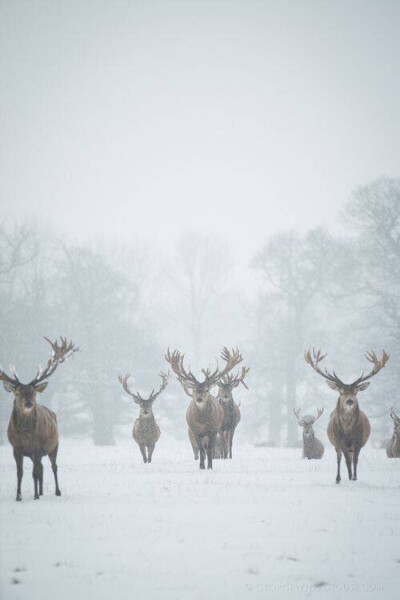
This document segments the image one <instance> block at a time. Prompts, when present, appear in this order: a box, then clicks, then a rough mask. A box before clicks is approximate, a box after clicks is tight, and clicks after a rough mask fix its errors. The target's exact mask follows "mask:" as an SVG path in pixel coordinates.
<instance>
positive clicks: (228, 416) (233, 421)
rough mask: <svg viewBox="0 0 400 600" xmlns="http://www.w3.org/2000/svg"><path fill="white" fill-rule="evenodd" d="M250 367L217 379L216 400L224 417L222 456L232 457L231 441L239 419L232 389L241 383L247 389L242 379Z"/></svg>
mask: <svg viewBox="0 0 400 600" xmlns="http://www.w3.org/2000/svg"><path fill="white" fill-rule="evenodd" d="M249 371H250V367H242V371H241V373H240V375H239V374H236V375H231V374H230V373H228V374H226V375H224V376H222V377H221V379H220V380H219V381H218V400H219V403H220V405H221V406H222V410H223V412H224V417H223V419H222V424H221V432H220V433H221V440H222V458H228V457H229V458H232V443H233V436H234V433H235V429H236V427H237V425H238V423H239V421H240V409H239V406H238V405H237V404H236V403H235V402H234V400H233V396H232V391H233V390H234V389H235V388H237V387H238V385H240V384H242V385H243V386H244V387H245V388H246V389H247V390H248V389H249V388H248V387H247V385H246V383H245V381H244V379H245V377H246V375H247V373H248V372H249Z"/></svg>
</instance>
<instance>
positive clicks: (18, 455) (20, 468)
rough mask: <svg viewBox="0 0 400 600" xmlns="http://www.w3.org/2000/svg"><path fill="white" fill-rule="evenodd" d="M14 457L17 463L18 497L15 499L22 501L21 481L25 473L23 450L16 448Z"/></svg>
mask: <svg viewBox="0 0 400 600" xmlns="http://www.w3.org/2000/svg"><path fill="white" fill-rule="evenodd" d="M14 458H15V462H16V463H17V497H16V498H15V499H16V500H18V501H21V500H22V495H21V482H22V475H23V474H24V455H23V454H22V452H19V451H18V450H15V449H14Z"/></svg>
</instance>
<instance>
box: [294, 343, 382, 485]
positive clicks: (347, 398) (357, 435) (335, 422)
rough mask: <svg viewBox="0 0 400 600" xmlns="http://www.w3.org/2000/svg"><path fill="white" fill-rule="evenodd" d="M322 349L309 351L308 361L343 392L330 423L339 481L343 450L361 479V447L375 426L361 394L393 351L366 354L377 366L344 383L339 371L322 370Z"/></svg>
mask: <svg viewBox="0 0 400 600" xmlns="http://www.w3.org/2000/svg"><path fill="white" fill-rule="evenodd" d="M325 356H326V355H323V354H322V353H321V351H320V350H318V351H315V350H314V351H313V356H311V352H310V351H308V352H306V353H305V355H304V358H305V360H306V362H307V363H308V364H309V365H310V366H311V367H312V368H313V369H314V370H315V371H316V372H317V373H318V374H319V375H321V376H322V377H324V378H325V379H326V380H327V384H328V385H329V387H330V388H331V389H333V390H335V391H336V392H339V399H338V401H337V404H336V408H335V410H334V411H333V412H332V413H331V416H330V420H329V425H328V438H329V441H330V442H331V444H332V445H333V446H334V447H335V450H336V456H337V474H336V483H340V481H341V477H340V463H341V460H342V454H343V455H344V457H345V460H346V466H347V471H348V475H349V479H350V480H353V481H355V480H356V479H357V464H358V456H359V454H360V450H361V448H362V447H363V446H365V444H366V443H367V441H368V438H369V435H370V432H371V426H370V423H369V420H368V418H367V416H366V415H365V413H363V412H362V411H361V410H360V408H359V405H358V400H357V394H358V392H361V391H363V390H365V389H366V388H367V387H368V386H369V384H370V382H369V381H367V380H368V379H370V378H371V377H373V376H374V375H376V374H377V373H379V371H380V370H381V369H382V368H383V367H384V366H385V365H386V363H387V361H388V360H389V355H388V354H386V352H385V351H383V353H382V357H381V358H380V359H378V357H377V356H376V354H375V353H374V352H369V353H367V354H366V355H365V356H366V358H367V359H368V360H369V361H370V362H371V363H373V365H374V367H373V369H372V370H371V371H370V373H368V374H367V375H365V376H364V375H361V376H360V377H359V378H358V379H356V380H355V381H353V382H352V383H343V381H341V380H340V379H339V377H338V376H337V375H336V373H335V372H333V373H332V374H331V373H328V371H327V370H326V369H325V370H324V371H323V370H321V368H320V367H319V363H320V362H321V361H322V360H323V359H324V358H325Z"/></svg>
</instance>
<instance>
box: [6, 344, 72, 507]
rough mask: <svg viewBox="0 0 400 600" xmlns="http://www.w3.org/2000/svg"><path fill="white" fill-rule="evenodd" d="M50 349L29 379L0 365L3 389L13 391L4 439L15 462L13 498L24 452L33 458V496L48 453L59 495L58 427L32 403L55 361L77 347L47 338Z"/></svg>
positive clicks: (38, 491)
mask: <svg viewBox="0 0 400 600" xmlns="http://www.w3.org/2000/svg"><path fill="white" fill-rule="evenodd" d="M45 340H46V341H48V342H49V344H50V346H51V352H50V356H49V359H48V361H47V365H46V367H45V368H42V367H39V368H38V370H37V373H36V377H35V378H34V379H32V381H31V382H30V383H26V384H24V383H21V382H20V380H19V379H18V375H17V372H16V370H15V368H14V367H13V366H10V372H11V376H9V375H7V373H5V371H4V370H3V368H2V367H0V381H2V382H3V385H4V388H5V389H6V390H7V392H11V393H13V394H14V408H13V411H12V413H11V418H10V422H9V425H8V439H9V440H10V444H11V445H12V447H13V450H14V458H15V462H16V463H17V498H16V499H17V500H22V495H21V482H22V475H23V462H24V456H27V457H29V458H30V459H31V460H32V462H33V481H34V489H35V495H34V497H35V500H38V499H39V497H40V496H42V495H43V465H42V458H43V456H46V455H48V457H49V459H50V462H51V467H52V469H53V473H54V480H55V485H56V496H61V491H60V488H59V486H58V476H57V462H56V459H57V452H58V429H57V417H56V415H55V413H54V412H52V411H51V410H49V409H48V408H46V407H45V406H41V405H40V404H37V403H36V394H37V393H38V392H39V393H40V394H41V393H42V392H44V390H45V389H46V387H47V381H45V380H46V379H48V378H49V377H50V376H51V375H52V374H53V373H54V371H55V370H56V369H57V367H58V365H60V364H61V363H63V362H65V361H66V360H67V358H69V357H70V356H71V355H72V354H73V353H74V352H76V351H77V350H78V348H76V347H75V346H74V344H73V343H72V342H69V343H68V342H67V340H66V339H65V338H63V337H61V341H60V343H58V342H57V340H56V341H55V342H51V341H50V340H49V339H47V338H45Z"/></svg>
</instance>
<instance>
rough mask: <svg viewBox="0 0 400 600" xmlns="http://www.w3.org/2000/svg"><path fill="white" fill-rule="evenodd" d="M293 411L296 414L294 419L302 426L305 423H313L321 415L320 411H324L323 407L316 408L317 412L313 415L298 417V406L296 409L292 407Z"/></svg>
mask: <svg viewBox="0 0 400 600" xmlns="http://www.w3.org/2000/svg"><path fill="white" fill-rule="evenodd" d="M293 412H294V414H295V416H296V419H297V420H298V422H299V425H301V426H303V425H305V424H312V423H315V421H317V420H318V419H319V418H320V416H321V415H322V413H323V412H324V408H323V407H322V408H317V414H316V415H315V417H303V418H300V408H298V409H297V410H295V409H293Z"/></svg>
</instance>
